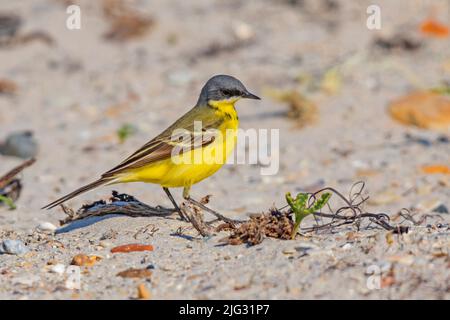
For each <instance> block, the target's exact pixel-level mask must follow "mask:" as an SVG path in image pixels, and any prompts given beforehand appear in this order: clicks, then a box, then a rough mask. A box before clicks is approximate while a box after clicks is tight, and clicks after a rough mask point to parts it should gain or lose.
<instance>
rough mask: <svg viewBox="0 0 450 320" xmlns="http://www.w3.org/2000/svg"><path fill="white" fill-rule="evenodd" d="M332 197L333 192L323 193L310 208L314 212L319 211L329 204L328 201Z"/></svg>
mask: <svg viewBox="0 0 450 320" xmlns="http://www.w3.org/2000/svg"><path fill="white" fill-rule="evenodd" d="M330 198H331V193H329V192H325V193H323V194H322V196H321V197H320V199H318V200H316V202H314V204H313V205H312V206H311V207H310V208H309V209H310V210H312V212H316V211H319V210H320V209H322V208H323V207H324V206H325V205H326V204H327V202H328V200H330Z"/></svg>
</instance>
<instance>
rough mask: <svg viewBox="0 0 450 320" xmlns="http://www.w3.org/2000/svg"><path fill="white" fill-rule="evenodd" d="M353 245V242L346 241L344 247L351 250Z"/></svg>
mask: <svg viewBox="0 0 450 320" xmlns="http://www.w3.org/2000/svg"><path fill="white" fill-rule="evenodd" d="M352 247H353V245H352V244H351V243H346V244H344V245H343V246H342V249H344V250H349V249H351V248H352Z"/></svg>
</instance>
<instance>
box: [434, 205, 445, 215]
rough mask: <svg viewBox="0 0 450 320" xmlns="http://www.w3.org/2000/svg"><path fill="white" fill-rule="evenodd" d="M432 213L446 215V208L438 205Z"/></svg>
mask: <svg viewBox="0 0 450 320" xmlns="http://www.w3.org/2000/svg"><path fill="white" fill-rule="evenodd" d="M433 212H437V213H448V208H447V207H446V206H445V205H443V204H440V205H439V206H437V207H436V208H434V209H433Z"/></svg>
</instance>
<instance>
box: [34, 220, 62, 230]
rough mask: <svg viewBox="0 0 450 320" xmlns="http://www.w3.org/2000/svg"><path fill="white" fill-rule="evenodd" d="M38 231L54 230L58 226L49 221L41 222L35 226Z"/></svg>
mask: <svg viewBox="0 0 450 320" xmlns="http://www.w3.org/2000/svg"><path fill="white" fill-rule="evenodd" d="M37 229H38V230H39V231H43V232H55V230H56V229H58V227H56V226H55V225H54V224H53V223H50V222H42V223H40V224H39V225H38V226H37Z"/></svg>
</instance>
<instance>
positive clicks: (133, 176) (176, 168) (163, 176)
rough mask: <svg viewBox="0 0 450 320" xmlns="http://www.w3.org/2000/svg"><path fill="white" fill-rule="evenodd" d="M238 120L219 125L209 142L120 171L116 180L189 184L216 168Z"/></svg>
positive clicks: (228, 149) (234, 138) (223, 158)
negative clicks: (149, 163)
mask: <svg viewBox="0 0 450 320" xmlns="http://www.w3.org/2000/svg"><path fill="white" fill-rule="evenodd" d="M237 128H238V121H237V120H236V119H233V121H232V120H230V121H226V122H224V123H223V124H222V126H221V127H220V128H219V132H221V135H220V137H218V138H216V139H215V140H214V142H212V143H211V144H209V145H207V146H205V147H202V148H197V149H194V150H191V151H187V152H184V153H182V154H180V155H176V156H172V157H171V158H169V159H165V160H162V161H158V162H155V163H153V164H151V165H149V166H146V167H143V168H139V169H135V170H132V171H129V172H128V173H126V174H124V175H123V176H122V177H121V178H120V182H135V181H142V182H148V183H155V184H159V185H161V186H163V187H167V188H174V187H185V186H191V185H193V184H195V183H197V182H200V181H202V180H203V179H205V178H207V177H209V176H211V175H212V174H214V173H215V172H216V171H217V170H219V169H220V168H221V167H222V166H223V165H224V164H225V163H226V160H227V157H228V155H229V154H230V153H231V152H232V151H233V149H234V147H235V145H236V141H237Z"/></svg>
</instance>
